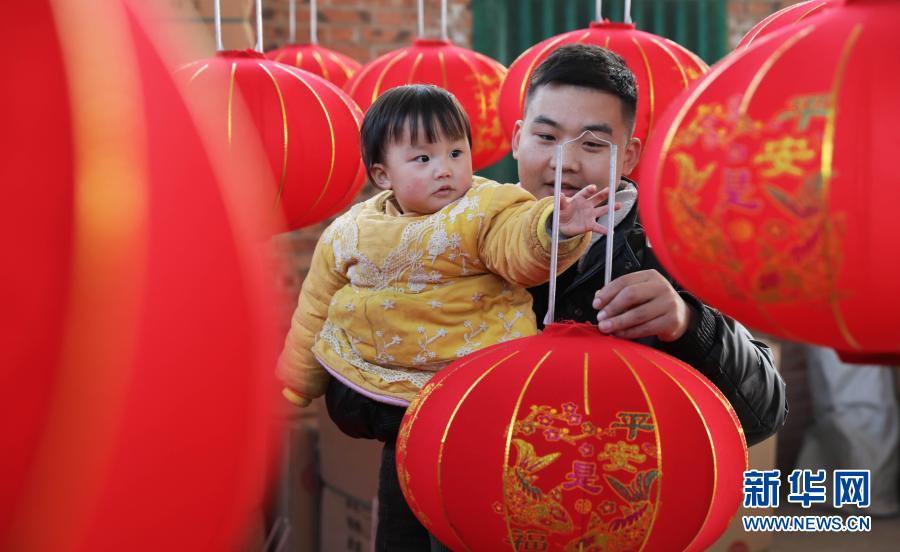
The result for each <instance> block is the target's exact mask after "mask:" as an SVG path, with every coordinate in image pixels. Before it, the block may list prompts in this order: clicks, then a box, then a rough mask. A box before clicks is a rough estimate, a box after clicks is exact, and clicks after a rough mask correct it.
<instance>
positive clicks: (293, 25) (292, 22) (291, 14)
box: [288, 0, 297, 44]
mask: <svg viewBox="0 0 900 552" xmlns="http://www.w3.org/2000/svg"><path fill="white" fill-rule="evenodd" d="M288 43H289V44H296V43H297V0H291V1H290V3H289V4H288Z"/></svg>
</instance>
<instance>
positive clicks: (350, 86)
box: [344, 38, 510, 170]
mask: <svg viewBox="0 0 900 552" xmlns="http://www.w3.org/2000/svg"><path fill="white" fill-rule="evenodd" d="M505 76H506V68H505V67H504V66H503V65H501V64H500V63H498V62H496V61H494V60H493V59H491V58H489V57H487V56H484V55H482V54H479V53H478V52H473V51H472V50H469V49H466V48H461V47H459V46H455V45H453V44H452V43H451V42H449V41H447V40H433V39H424V38H419V39H416V40H415V41H414V42H413V44H412V46H409V47H407V48H400V49H399V50H394V51H392V52H388V53H387V54H385V55H383V56H381V57H379V58H377V59H374V60H372V61H370V62H369V63H367V64H366V65H364V66H363V68H362V69H361V70H360V71H359V72H357V73H356V74H355V75H354V76H353V77H352V78H351V79H350V80H349V81H347V83H346V84H345V85H344V90H346V91H347V92H348V93H349V94H350V96H352V97H353V99H354V100H356V102H357V103H358V104H359V106H360V107H361V108H362V109H363V110H367V109H369V106H370V105H372V102H374V101H375V100H376V99H377V98H378V96H380V95H381V94H382V93H384V91H386V90H388V89H390V88H394V87H396V86H401V85H404V84H415V83H425V84H434V85H436V86H440V87H441V88H445V89H447V90H449V91H450V92H452V93H453V95H454V96H456V99H457V100H459V103H460V104H461V105H462V106H463V109H465V111H466V114H467V115H468V116H469V120H470V121H471V124H472V165H473V168H474V169H475V170H479V169H482V168H484V167H487V166H489V165H492V164H493V163H496V162H497V161H499V160H500V159H501V158H503V156H504V155H506V154H507V153H509V149H510V145H509V140H508V139H507V138H506V136H504V134H503V132H502V130H501V129H500V119H499V117H498V113H497V96H498V94H499V91H500V84H501V83H502V82H503V78H504V77H505Z"/></svg>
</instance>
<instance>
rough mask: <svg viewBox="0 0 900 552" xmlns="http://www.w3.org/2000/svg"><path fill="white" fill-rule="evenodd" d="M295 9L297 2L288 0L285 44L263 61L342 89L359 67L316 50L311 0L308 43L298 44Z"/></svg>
mask: <svg viewBox="0 0 900 552" xmlns="http://www.w3.org/2000/svg"><path fill="white" fill-rule="evenodd" d="M296 9H297V0H290V15H289V18H290V19H289V24H290V34H289V38H288V43H287V44H286V45H285V46H282V47H281V48H276V49H274V50H271V51H269V52H268V53H266V57H267V58H269V59H271V60H272V61H277V62H280V63H285V64H287V65H292V66H294V67H296V68H297V69H303V70H304V71H309V72H310V73H313V74H315V75H318V76H320V77H322V78H323V79H325V80H327V81H330V82H332V83H334V84H335V85H336V86H343V85H344V83H345V82H347V79H349V78H350V77H351V76H353V73H356V72H357V71H359V68H360V67H361V65H360V64H359V63H358V62H357V61H356V60H354V59H352V58H350V57H348V56H345V55H344V54H341V53H339V52H335V51H334V50H329V49H328V48H325V47H323V46H319V40H318V33H317V31H316V29H317V27H318V17H317V13H316V12H317V10H316V0H312V1H311V2H310V5H309V28H310V31H309V34H310V37H309V38H310V40H309V41H310V43H309V44H297V29H296V13H295V12H296Z"/></svg>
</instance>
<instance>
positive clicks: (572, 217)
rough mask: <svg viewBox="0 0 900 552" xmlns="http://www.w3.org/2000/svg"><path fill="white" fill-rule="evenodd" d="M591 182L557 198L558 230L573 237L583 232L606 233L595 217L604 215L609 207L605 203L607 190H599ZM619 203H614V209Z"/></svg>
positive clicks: (619, 206)
mask: <svg viewBox="0 0 900 552" xmlns="http://www.w3.org/2000/svg"><path fill="white" fill-rule="evenodd" d="M596 190H597V187H596V186H594V185H593V184H591V185H589V186H585V187H584V188H582V189H580V190H578V193H577V194H575V195H573V196H572V197H566V196H562V197H560V198H559V232H560V233H561V234H563V235H565V236H567V237H570V238H572V237H575V236H577V235H579V234H584V233H585V232H588V231H590V232H598V233H600V234H606V227H605V226H603V225H602V224H599V223H598V222H597V219H598V218H600V217H602V216H604V215H606V213H607V211H608V210H609V207H608V206H607V205H605V204H603V205H601V203H605V201H606V197H607V196H608V195H609V190H608V189H604V190H601V191H599V192H597V191H596ZM619 208H621V205H619V204H618V203H617V204H616V209H619Z"/></svg>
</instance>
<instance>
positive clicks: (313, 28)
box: [309, 0, 319, 46]
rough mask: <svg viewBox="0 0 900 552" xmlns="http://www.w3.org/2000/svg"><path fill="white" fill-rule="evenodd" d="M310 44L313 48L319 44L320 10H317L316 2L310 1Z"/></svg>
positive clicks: (314, 0)
mask: <svg viewBox="0 0 900 552" xmlns="http://www.w3.org/2000/svg"><path fill="white" fill-rule="evenodd" d="M309 43H310V44H312V45H313V46H316V45H318V44H319V10H318V9H317V8H316V0H309Z"/></svg>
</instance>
